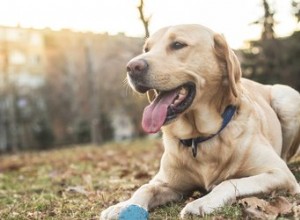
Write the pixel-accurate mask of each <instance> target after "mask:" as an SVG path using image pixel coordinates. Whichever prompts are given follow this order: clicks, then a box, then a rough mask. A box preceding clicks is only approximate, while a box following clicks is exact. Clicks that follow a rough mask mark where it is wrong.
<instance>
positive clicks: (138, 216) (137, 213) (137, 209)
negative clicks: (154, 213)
mask: <svg viewBox="0 0 300 220" xmlns="http://www.w3.org/2000/svg"><path fill="white" fill-rule="evenodd" d="M148 218H149V213H148V212H147V210H146V209H144V208H142V207H141V206H138V205H129V206H127V207H126V208H124V209H123V210H122V211H121V212H120V214H119V219H118V220H147V219H148Z"/></svg>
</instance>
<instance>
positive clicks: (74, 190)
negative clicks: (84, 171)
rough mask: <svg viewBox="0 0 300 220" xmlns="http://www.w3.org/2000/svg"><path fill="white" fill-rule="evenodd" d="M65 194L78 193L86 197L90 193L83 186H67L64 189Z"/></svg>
mask: <svg viewBox="0 0 300 220" xmlns="http://www.w3.org/2000/svg"><path fill="white" fill-rule="evenodd" d="M66 192H71V193H79V194H83V195H85V196H88V195H89V194H90V193H89V192H88V191H86V190H85V189H84V187H83V186H69V187H68V188H67V189H66Z"/></svg>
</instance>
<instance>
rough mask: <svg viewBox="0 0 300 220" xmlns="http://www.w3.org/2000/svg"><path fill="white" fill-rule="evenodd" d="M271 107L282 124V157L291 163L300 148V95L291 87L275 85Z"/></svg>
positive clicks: (272, 90)
mask: <svg viewBox="0 0 300 220" xmlns="http://www.w3.org/2000/svg"><path fill="white" fill-rule="evenodd" d="M271 106H272V108H273V109H274V111H275V112H276V114H277V116H278V118H279V120H280V123H281V129H282V141H283V143H282V152H281V157H282V158H283V159H284V160H285V161H289V160H290V159H291V158H292V157H293V156H295V154H296V153H297V151H298V148H299V146H300V94H299V93H298V92H297V91H296V90H294V89H292V88H291V87H289V86H284V85H274V86H272V89H271Z"/></svg>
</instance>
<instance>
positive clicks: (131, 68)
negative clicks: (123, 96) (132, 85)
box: [127, 59, 148, 76]
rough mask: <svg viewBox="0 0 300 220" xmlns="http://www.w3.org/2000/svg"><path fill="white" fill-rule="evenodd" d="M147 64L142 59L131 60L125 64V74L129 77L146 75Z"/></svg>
mask: <svg viewBox="0 0 300 220" xmlns="http://www.w3.org/2000/svg"><path fill="white" fill-rule="evenodd" d="M147 70H148V63H147V61H146V60H144V59H138V60H132V61H130V62H129V63H128V64H127V72H128V74H129V75H132V76H133V75H140V74H144V73H146V72H147Z"/></svg>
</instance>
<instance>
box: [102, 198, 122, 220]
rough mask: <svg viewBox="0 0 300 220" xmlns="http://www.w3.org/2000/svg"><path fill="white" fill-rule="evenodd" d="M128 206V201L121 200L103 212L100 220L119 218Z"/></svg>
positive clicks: (115, 219)
mask: <svg viewBox="0 0 300 220" xmlns="http://www.w3.org/2000/svg"><path fill="white" fill-rule="evenodd" d="M127 206H128V204H127V203H126V202H120V203H118V204H116V205H113V206H110V207H108V208H107V209H105V210H103V211H102V212H101V215H100V220H117V219H118V218H119V214H120V212H121V211H122V209H124V208H125V207H127Z"/></svg>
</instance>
